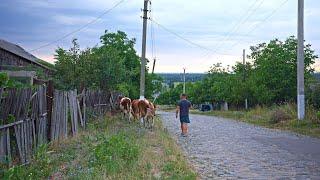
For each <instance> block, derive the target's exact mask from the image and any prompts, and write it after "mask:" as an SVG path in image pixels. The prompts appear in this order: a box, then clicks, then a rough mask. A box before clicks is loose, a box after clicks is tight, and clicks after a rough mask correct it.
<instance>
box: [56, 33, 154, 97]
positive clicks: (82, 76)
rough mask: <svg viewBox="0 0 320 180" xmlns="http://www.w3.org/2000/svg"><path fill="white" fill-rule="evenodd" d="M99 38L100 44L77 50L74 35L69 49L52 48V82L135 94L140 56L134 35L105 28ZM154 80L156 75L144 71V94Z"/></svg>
mask: <svg viewBox="0 0 320 180" xmlns="http://www.w3.org/2000/svg"><path fill="white" fill-rule="evenodd" d="M100 40H101V44H102V45H101V46H96V47H93V48H87V49H85V50H80V46H79V44H78V42H77V39H74V40H73V41H72V47H71V48H70V49H69V50H64V49H62V48H58V49H57V50H56V54H55V58H56V60H57V62H56V64H55V68H56V70H57V71H56V73H55V76H54V77H55V84H56V86H57V87H58V88H60V89H82V88H83V87H86V88H98V89H102V90H107V91H120V92H123V93H124V94H125V95H127V96H130V97H132V98H137V97H139V85H140V83H139V82H140V81H139V79H140V58H139V56H138V55H137V53H136V51H135V49H134V45H135V39H129V38H128V37H127V35H126V34H125V33H124V32H122V31H118V32H116V33H112V32H108V31H105V34H104V35H102V36H101V37H100ZM154 80H160V79H159V77H158V76H156V75H151V74H148V73H146V89H147V91H146V97H150V96H151V95H152V94H153V93H154V91H156V88H158V87H157V86H154V83H153V82H154Z"/></svg>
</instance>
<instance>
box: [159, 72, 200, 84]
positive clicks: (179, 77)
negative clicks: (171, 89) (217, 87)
mask: <svg viewBox="0 0 320 180" xmlns="http://www.w3.org/2000/svg"><path fill="white" fill-rule="evenodd" d="M158 75H159V76H161V77H162V78H163V81H164V83H166V84H168V85H169V86H172V85H173V83H174V82H182V81H183V74H180V73H158ZM205 75H206V74H204V73H187V74H186V82H196V81H200V80H202V79H203V78H204V77H205Z"/></svg>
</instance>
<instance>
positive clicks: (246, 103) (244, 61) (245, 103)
mask: <svg viewBox="0 0 320 180" xmlns="http://www.w3.org/2000/svg"><path fill="white" fill-rule="evenodd" d="M242 60H243V83H245V82H246V50H245V49H243V51H242ZM244 105H245V108H246V109H248V99H247V89H245V100H244Z"/></svg>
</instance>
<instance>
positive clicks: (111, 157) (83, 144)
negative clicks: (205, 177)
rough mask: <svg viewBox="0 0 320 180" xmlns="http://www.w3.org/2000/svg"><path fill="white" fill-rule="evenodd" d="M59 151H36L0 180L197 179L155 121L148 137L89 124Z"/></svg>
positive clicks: (120, 125) (109, 120)
mask: <svg viewBox="0 0 320 180" xmlns="http://www.w3.org/2000/svg"><path fill="white" fill-rule="evenodd" d="M87 128H88V129H87V130H86V131H82V132H81V133H79V134H78V135H77V136H76V137H74V138H71V139H68V140H64V141H63V142H61V143H60V144H59V145H58V144H49V145H45V146H42V147H40V148H38V150H37V152H36V153H35V156H34V159H33V161H32V162H31V164H29V165H24V166H23V165H19V166H15V167H12V168H10V169H8V170H2V172H0V179H48V178H50V179H56V178H57V179H196V178H197V174H196V173H195V172H194V171H193V169H192V167H190V166H189V165H188V162H187V160H186V159H185V157H184V155H183V154H182V152H181V151H180V149H179V147H178V146H177V145H176V143H175V141H174V140H173V139H171V138H170V135H169V134H168V133H167V132H166V131H165V130H164V129H163V127H162V125H161V122H160V121H159V120H156V126H155V128H154V130H153V131H150V130H146V129H144V128H140V127H139V125H138V124H137V123H127V122H125V121H123V120H119V118H118V117H110V116H109V117H106V118H103V119H100V120H94V121H91V122H90V123H89V124H88V126H87Z"/></svg>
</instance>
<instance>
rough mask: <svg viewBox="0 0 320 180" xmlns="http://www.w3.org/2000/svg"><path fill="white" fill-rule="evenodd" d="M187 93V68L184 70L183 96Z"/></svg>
mask: <svg viewBox="0 0 320 180" xmlns="http://www.w3.org/2000/svg"><path fill="white" fill-rule="evenodd" d="M185 93H186V68H183V94H185Z"/></svg>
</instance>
